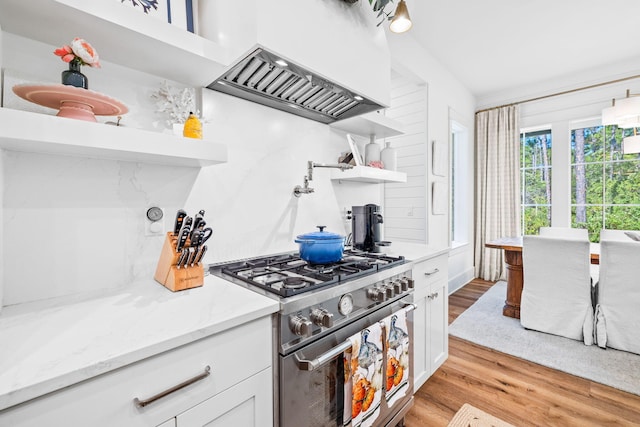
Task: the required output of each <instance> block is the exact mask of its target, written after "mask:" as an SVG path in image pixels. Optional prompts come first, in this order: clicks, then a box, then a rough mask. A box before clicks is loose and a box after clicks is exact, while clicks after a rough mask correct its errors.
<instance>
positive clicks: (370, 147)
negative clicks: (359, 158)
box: [364, 135, 380, 166]
mask: <svg viewBox="0 0 640 427" xmlns="http://www.w3.org/2000/svg"><path fill="white" fill-rule="evenodd" d="M379 161H380V146H379V145H378V143H377V142H376V136H375V135H371V136H370V137H369V143H368V144H367V145H365V147H364V164H365V165H367V166H369V163H371V162H379Z"/></svg>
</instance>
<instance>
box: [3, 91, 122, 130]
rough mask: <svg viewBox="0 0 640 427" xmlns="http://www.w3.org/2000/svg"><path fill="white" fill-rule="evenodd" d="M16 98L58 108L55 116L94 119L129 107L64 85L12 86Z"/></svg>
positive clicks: (114, 114) (92, 92) (115, 114)
mask: <svg viewBox="0 0 640 427" xmlns="http://www.w3.org/2000/svg"><path fill="white" fill-rule="evenodd" d="M13 92H14V93H15V94H16V95H18V96H19V97H21V98H23V99H26V100H27V101H30V102H33V103H34V104H38V105H42V106H45V107H49V108H54V109H58V110H59V111H58V114H56V115H57V116H59V117H67V118H70V119H77V120H85V121H88V122H97V120H96V115H98V116H118V115H123V114H125V113H127V112H128V111H129V109H128V108H127V107H126V106H125V105H124V104H123V103H121V102H120V101H118V100H116V99H113V98H110V97H108V96H106V95H103V94H101V93H98V92H95V91H92V90H88V89H83V88H78V87H73V86H67V85H15V86H14V87H13Z"/></svg>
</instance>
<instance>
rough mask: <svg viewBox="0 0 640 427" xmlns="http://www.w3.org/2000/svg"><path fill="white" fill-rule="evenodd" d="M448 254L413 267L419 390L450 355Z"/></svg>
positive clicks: (416, 374)
mask: <svg viewBox="0 0 640 427" xmlns="http://www.w3.org/2000/svg"><path fill="white" fill-rule="evenodd" d="M447 263H448V260H447V254H442V255H439V256H436V257H434V258H430V259H427V260H424V261H420V262H417V263H415V264H414V267H413V272H412V274H413V279H414V281H415V294H414V301H415V304H416V310H415V312H414V315H413V321H414V325H413V328H414V376H413V378H414V386H415V389H416V390H418V389H419V388H420V387H421V386H422V385H423V384H424V383H425V382H426V381H427V379H429V377H430V376H431V375H432V374H433V373H434V372H435V371H436V369H438V368H439V367H440V366H441V365H442V364H443V363H444V361H445V360H446V359H447V357H448V355H449V344H448V329H449V328H448V317H449V296H448V294H447Z"/></svg>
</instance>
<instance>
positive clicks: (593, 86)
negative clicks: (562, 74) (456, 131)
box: [476, 74, 640, 114]
mask: <svg viewBox="0 0 640 427" xmlns="http://www.w3.org/2000/svg"><path fill="white" fill-rule="evenodd" d="M637 78H640V74H636V75H635V76H629V77H622V78H619V79H615V80H609V81H608V82H602V83H595V84H592V85H589V86H584V87H579V88H575V89H568V90H563V91H562V92H556V93H551V94H549V95H542V96H536V97H535V98H529V99H524V100H522V101H517V102H511V103H509V104H503V105H498V106H497V107H491V108H484V109H482V110H478V111H476V114H478V113H484V112H485V111H489V110H495V109H497V108H503V107H510V106H512V105H519V104H524V103H526V102H533V101H539V100H541V99H545V98H553V97H554V96H559V95H566V94H568V93H573V92H580V91H581V90H586V89H593V88H596V87H601V86H607V85H610V84H614V83H620V82H624V81H627V80H633V79H637Z"/></svg>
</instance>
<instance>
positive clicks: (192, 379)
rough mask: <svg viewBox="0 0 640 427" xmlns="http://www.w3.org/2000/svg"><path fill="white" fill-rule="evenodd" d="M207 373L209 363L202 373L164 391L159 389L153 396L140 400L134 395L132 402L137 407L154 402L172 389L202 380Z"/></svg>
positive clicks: (209, 371) (209, 368)
mask: <svg viewBox="0 0 640 427" xmlns="http://www.w3.org/2000/svg"><path fill="white" fill-rule="evenodd" d="M209 375H211V367H210V366H209V365H207V366H205V367H204V372H203V373H201V374H199V375H196V376H195V377H193V378H190V379H188V380H186V381H185V382H182V383H180V384H178V385H175V386H173V387H171V388H169V389H167V390H165V391H161V392H160V393H158V394H156V395H155V396H151V397H150V398H148V399H145V400H140V399H138V398H137V397H136V398H135V399H133V403H134V404H135V405H136V406H137V407H138V408H144V407H145V406H147V405H150V404H152V403H153V402H155V401H156V400H158V399H162V398H163V397H165V396H167V395H169V394H171V393H173V392H174V391H178V390H180V389H182V388H185V387H186V386H188V385H191V384H193V383H195V382H198V381H200V380H203V379H205V378H207V377H208V376H209Z"/></svg>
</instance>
